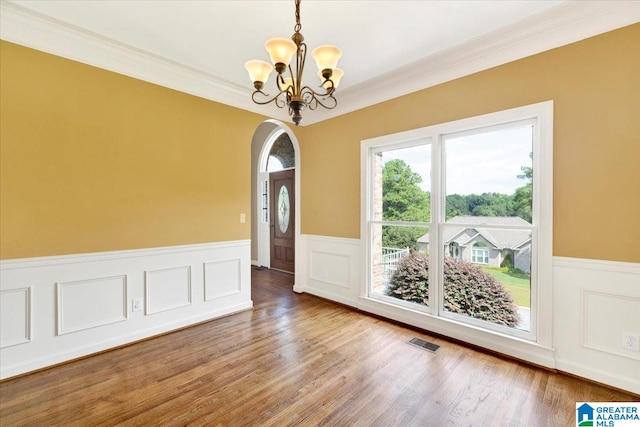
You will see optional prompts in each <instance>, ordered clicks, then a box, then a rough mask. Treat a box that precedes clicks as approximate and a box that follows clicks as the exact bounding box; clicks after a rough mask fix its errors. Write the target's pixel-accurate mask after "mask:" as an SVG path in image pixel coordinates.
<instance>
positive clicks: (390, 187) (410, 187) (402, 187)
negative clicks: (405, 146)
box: [382, 159, 430, 249]
mask: <svg viewBox="0 0 640 427" xmlns="http://www.w3.org/2000/svg"><path fill="white" fill-rule="evenodd" d="M421 182H422V177H421V176H420V175H419V174H417V173H416V172H414V171H412V170H411V167H410V166H409V165H408V164H407V163H406V162H404V161H403V160H400V159H394V160H390V161H388V162H386V163H385V165H384V169H383V171H382V195H383V196H382V215H383V219H384V220H389V221H421V222H427V221H429V214H430V206H429V203H430V195H429V193H427V192H425V191H423V190H422V189H421V188H420V186H419V184H420V183H421ZM424 233H426V230H425V229H424V228H422V227H401V226H393V227H390V226H387V227H384V228H383V232H382V244H383V246H385V247H391V248H406V247H409V248H412V249H417V242H416V240H417V239H418V238H419V237H420V236H422V235H423V234H424Z"/></svg>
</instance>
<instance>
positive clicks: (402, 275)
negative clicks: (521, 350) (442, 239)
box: [387, 251, 519, 327]
mask: <svg viewBox="0 0 640 427" xmlns="http://www.w3.org/2000/svg"><path fill="white" fill-rule="evenodd" d="M387 295H390V296H392V297H395V298H399V299H402V300H405V301H411V302H415V303H418V304H422V305H428V303H429V256H428V255H426V254H424V253H422V252H415V251H414V252H411V254H409V255H407V256H406V257H404V258H403V259H402V260H401V261H400V262H399V263H398V268H397V270H396V271H395V272H394V273H393V274H392V276H391V280H390V283H389V286H388V288H387ZM444 308H445V310H447V311H450V312H452V313H460V314H464V315H467V316H469V317H473V318H476V319H481V320H486V321H488V322H492V323H496V324H498V325H505V326H510V327H515V326H517V324H518V321H519V317H518V309H517V307H516V305H515V304H514V303H513V298H512V297H511V294H509V292H508V291H507V290H506V289H505V287H504V286H503V285H502V283H500V282H498V281H497V280H496V279H495V278H494V277H493V276H491V275H490V274H488V273H486V272H485V271H483V270H482V269H481V268H479V267H477V266H475V265H473V264H471V263H469V262H466V261H462V260H457V259H454V258H449V257H447V258H445V260H444Z"/></svg>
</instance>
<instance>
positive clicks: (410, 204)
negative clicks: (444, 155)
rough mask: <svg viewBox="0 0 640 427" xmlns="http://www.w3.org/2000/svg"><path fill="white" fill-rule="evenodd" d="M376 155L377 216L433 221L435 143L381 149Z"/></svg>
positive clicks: (375, 197) (374, 194) (375, 193)
mask: <svg viewBox="0 0 640 427" xmlns="http://www.w3.org/2000/svg"><path fill="white" fill-rule="evenodd" d="M373 158H374V159H373V161H374V166H373V169H374V170H373V199H372V201H373V205H374V206H373V219H374V220H378V221H380V220H384V221H419V222H429V220H430V198H431V146H430V145H428V144H425V145H419V146H415V147H408V148H399V149H394V150H389V151H380V152H377V153H375V155H374V156H373Z"/></svg>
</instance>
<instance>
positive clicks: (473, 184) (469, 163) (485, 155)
mask: <svg viewBox="0 0 640 427" xmlns="http://www.w3.org/2000/svg"><path fill="white" fill-rule="evenodd" d="M531 139H532V127H531V126H523V127H517V128H510V129H502V130H494V131H491V132H488V133H482V134H475V135H470V136H461V137H455V136H451V137H447V138H446V139H445V152H446V194H463V195H466V194H482V193H494V192H495V193H502V194H513V192H514V191H515V189H516V188H518V187H522V186H523V185H524V184H525V183H526V180H524V179H518V177H517V176H518V175H520V174H522V171H521V169H520V167H521V166H529V167H531V159H530V158H529V154H530V153H531V151H532V141H531ZM391 159H402V160H404V161H405V162H406V163H407V164H408V165H409V166H411V170H412V171H414V172H416V173H419V174H420V175H421V176H422V181H423V182H422V183H421V184H420V187H421V188H422V189H423V190H425V191H430V170H431V153H430V151H429V148H427V147H425V146H419V147H411V148H405V149H399V150H393V151H385V152H384V154H383V160H384V161H388V160H391Z"/></svg>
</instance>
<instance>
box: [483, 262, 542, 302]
mask: <svg viewBox="0 0 640 427" xmlns="http://www.w3.org/2000/svg"><path fill="white" fill-rule="evenodd" d="M481 268H482V269H483V270H484V271H486V272H487V273H489V274H490V275H492V276H493V277H495V278H496V280H498V281H499V282H500V283H502V284H503V285H504V287H505V288H507V290H508V291H509V292H510V293H511V295H512V296H513V299H514V301H515V303H516V305H519V306H521V307H531V281H530V279H531V277H530V275H529V274H527V273H525V272H523V271H521V270H517V269H511V270H509V268H507V267H502V268H495V267H481Z"/></svg>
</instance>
